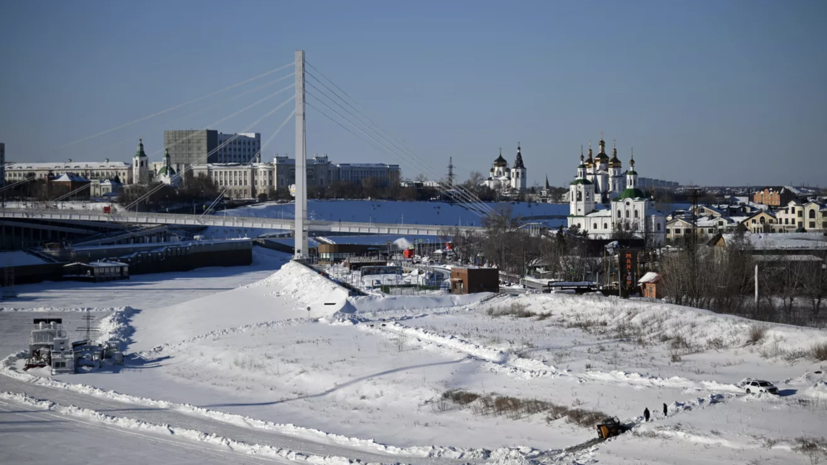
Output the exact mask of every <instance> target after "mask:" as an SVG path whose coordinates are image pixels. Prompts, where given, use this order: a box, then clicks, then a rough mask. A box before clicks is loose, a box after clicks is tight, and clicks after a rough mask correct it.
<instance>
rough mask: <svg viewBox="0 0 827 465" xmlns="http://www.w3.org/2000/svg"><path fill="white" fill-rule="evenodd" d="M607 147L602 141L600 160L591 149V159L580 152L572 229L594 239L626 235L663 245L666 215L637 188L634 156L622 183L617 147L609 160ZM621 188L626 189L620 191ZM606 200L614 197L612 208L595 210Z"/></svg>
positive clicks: (571, 208)
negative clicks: (576, 229) (619, 234)
mask: <svg viewBox="0 0 827 465" xmlns="http://www.w3.org/2000/svg"><path fill="white" fill-rule="evenodd" d="M601 139H602V138H601ZM604 146H605V144H604V142H603V141H602V140H601V141H600V153H599V154H598V155H597V157H593V156H592V151H591V149H589V158H588V159H584V157H583V153H582V151H581V153H580V165H579V166H578V167H577V177H576V179H575V180H574V181H572V182H571V185H570V187H569V217H568V226H569V229H571V228H573V227H575V226H577V228H579V230H580V231H582V232H585V233H587V234H588V236H589V238H591V239H611V238H612V237H614V235H615V234H616V233H618V232H627V233H631V234H632V236H634V237H638V238H642V239H646V244H647V246H655V247H657V246H661V245H663V243H664V242H665V240H666V215H664V214H663V213H661V212H659V211H657V210H656V209H655V202H654V201H653V200H652V199H650V198H649V197H648V196H647V195H646V193H645V192H643V191H642V190H640V189H639V188H638V174H637V172H636V171H635V158H634V153H633V154H632V159H631V161H630V162H629V167H630V168H629V171H627V172H626V179H625V180H623V181H620V180H618V179H617V177H622V175H620V174H619V172H620V160H618V159H617V148H615V149H614V152H613V157H612V158H611V159H609V157H608V156H607V155H606V154H605V151H604ZM601 155H603V157H601ZM618 186H623V187H622V188H621V190H620V191H619V192H617V189H618V188H619V187H618ZM607 198H611V200H610V204H611V208H608V209H603V210H596V209H595V204H600V203H605V202H606V199H607Z"/></svg>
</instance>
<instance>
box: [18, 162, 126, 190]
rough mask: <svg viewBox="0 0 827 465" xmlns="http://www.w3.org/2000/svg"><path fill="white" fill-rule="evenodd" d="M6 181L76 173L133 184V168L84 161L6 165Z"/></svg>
mask: <svg viewBox="0 0 827 465" xmlns="http://www.w3.org/2000/svg"><path fill="white" fill-rule="evenodd" d="M4 168H5V173H4V179H5V180H6V181H7V182H10V183H11V182H17V181H22V180H23V179H26V178H27V177H30V176H33V177H34V178H35V179H49V175H50V174H51V175H52V177H53V178H57V177H60V176H62V175H64V174H66V173H75V174H78V175H81V176H83V177H84V178H86V179H91V180H96V179H99V180H105V179H114V178H115V177H118V179H119V180H120V181H121V182H122V183H125V184H131V183H132V166H131V165H130V164H129V163H126V162H122V161H114V162H112V161H109V160H108V159H107V160H104V161H103V162H94V161H91V162H90V161H84V162H75V161H72V160H68V161H66V162H42V163H19V162H15V163H6V164H5V167H4Z"/></svg>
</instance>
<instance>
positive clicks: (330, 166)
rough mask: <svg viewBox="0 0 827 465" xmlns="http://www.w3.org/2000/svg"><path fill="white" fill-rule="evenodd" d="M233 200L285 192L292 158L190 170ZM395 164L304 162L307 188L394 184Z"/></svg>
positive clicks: (291, 177)
mask: <svg viewBox="0 0 827 465" xmlns="http://www.w3.org/2000/svg"><path fill="white" fill-rule="evenodd" d="M192 171H193V175H194V176H199V175H204V176H207V177H209V178H210V179H212V180H213V181H214V182H215V183H216V184H217V185H218V186H219V187H220V188H225V187H226V188H227V194H228V195H229V196H231V197H233V198H252V197H256V196H258V195H261V194H266V193H268V192H270V191H271V190H276V189H287V188H289V187H290V186H291V185H292V184H295V182H296V159H295V158H289V157H287V156H279V155H276V157H275V158H274V159H273V161H272V162H270V163H209V164H205V165H195V166H193V167H192ZM399 176H400V169H399V165H388V164H384V163H369V164H367V163H340V164H335V163H331V162H330V160H329V159H328V157H327V155H321V156H320V155H316V156H314V157H313V158H308V159H307V185H308V186H309V187H310V186H319V187H324V186H328V185H330V184H332V183H336V182H352V183H360V182H362V180H363V179H367V178H372V179H374V180H375V181H376V184H377V185H388V184H390V183H393V182H398V181H399Z"/></svg>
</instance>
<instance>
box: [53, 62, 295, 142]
mask: <svg viewBox="0 0 827 465" xmlns="http://www.w3.org/2000/svg"><path fill="white" fill-rule="evenodd" d="M293 65H295V62H294V63H290V64H287V65H284V66H281V67H279V68H276V69H272V70H270V71H267V72H266V73H262V74H259V75H258V76H255V77H252V78H250V79H245V80H244V81H241V82H238V83H236V84H233V85H231V86H228V87H225V88H223V89H221V90H217V91H215V92H210V93H209V94H206V95H202V96H201V97H198V98H196V99H193V100H190V101H188V102H184V103H180V104H178V105H175V106H174V107H170V108H167V109H166V110H161V111H159V112H157V113H153V114H151V115H148V116H144V117H142V118H138V119H136V120H134V121H130V122H128V123H125V124H122V125H120V126H117V127H114V128H111V129H107V130H106V131H103V132H99V133H97V134H93V135H91V136H87V137H84V138H82V139H78V140H76V141H74V142H69V143H68V144H66V145H63V146H61V147H59V148H58V149H63V148H66V147H69V146H71V145H75V144H79V143H81V142H84V141H87V140H89V139H93V138H95V137H98V136H102V135H104V134H109V133H110V132H112V131H117V130H118V129H123V128H125V127H127V126H131V125H133V124H135V123H140V122H141V121H146V120H148V119H150V118H154V117H156V116H160V115H163V114H164V113H169V112H171V111H173V110H177V109H179V108H181V107H185V106H187V105H190V104H193V103H195V102H199V101H201V100H204V99H205V98H208V97H212V96H213V95H218V94H220V93H222V92H226V91H228V90H230V89H234V88H236V87H238V86H241V85H244V84H247V83H248V82H252V81H255V80H256V79H260V78H263V77H264V76H269V75H270V74H273V73H276V72H279V71H281V70H283V69H285V68H289V67H291V66H293Z"/></svg>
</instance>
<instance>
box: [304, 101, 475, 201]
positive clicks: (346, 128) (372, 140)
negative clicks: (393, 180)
mask: <svg viewBox="0 0 827 465" xmlns="http://www.w3.org/2000/svg"><path fill="white" fill-rule="evenodd" d="M308 95H310V96H311V97H313V98H314V99H315V100H316V101H317V102H319V103H321V104H322V105H324V106H326V107H327V108H329V109H330V110H331V111H333V112H334V113H337V112H336V111H335V110H333V109H332V108H330V106H329V105H327V104H326V103H325V102H324V101H322V100H321V99H319V98H318V97H316V96H315V95H314V94H313V93H310V92H308ZM307 104H308V105H309V106H310V107H311V108H313V109H314V110H316V111H318V112H319V113H321V114H322V115H323V116H325V117H326V118H328V119H330V120H331V121H333V122H334V123H336V124H338V125H339V126H341V127H342V128H343V129H345V130H346V131H348V132H350V133H351V134H353V135H354V136H356V137H357V138H359V139H362V140H364V141H365V142H367V143H368V144H371V142H373V144H372V145H374V146H379V148H380V150H382V149H384V150H385V151H387V152H388V153H391V154H393V155H394V156H396V157H399V154H397V153H395V152H394V151H393V149H391V148H389V147H388V146H387V145H385V144H384V143H382V142H380V141H378V140H376V138H374V137H373V136H371V135H370V134H367V133H366V132H364V131H363V130H361V129H360V128H359V127H357V126H355V125H353V123H351V122H350V121H348V120H346V119H345V122H347V123H348V124H350V125H351V126H353V127H354V128H355V129H356V130H358V131H359V132H361V133H362V134H363V135H364V136H366V137H368V138H369V139H370V140H366V139H364V138H363V137H362V136H360V135H359V134H356V133H355V132H353V131H352V130H351V129H349V128H348V127H346V126H345V125H343V124H342V123H340V122H339V121H337V120H336V119H334V118H333V117H331V116H330V115H328V114H327V113H326V112H324V111H322V110H321V109H320V108H318V107H316V106H315V105H313V104H312V103H310V102H309V101H308V102H307ZM337 114H338V113H337ZM339 116H340V117H341V115H339ZM400 158H401V157H400ZM403 160H404V159H403ZM469 209H470V211H471V212H472V213H474V214H476V215H477V216H480V217H483V216H485V215H486V213H485V212H482V211H478V210H476V209H475V208H470V207H469Z"/></svg>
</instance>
